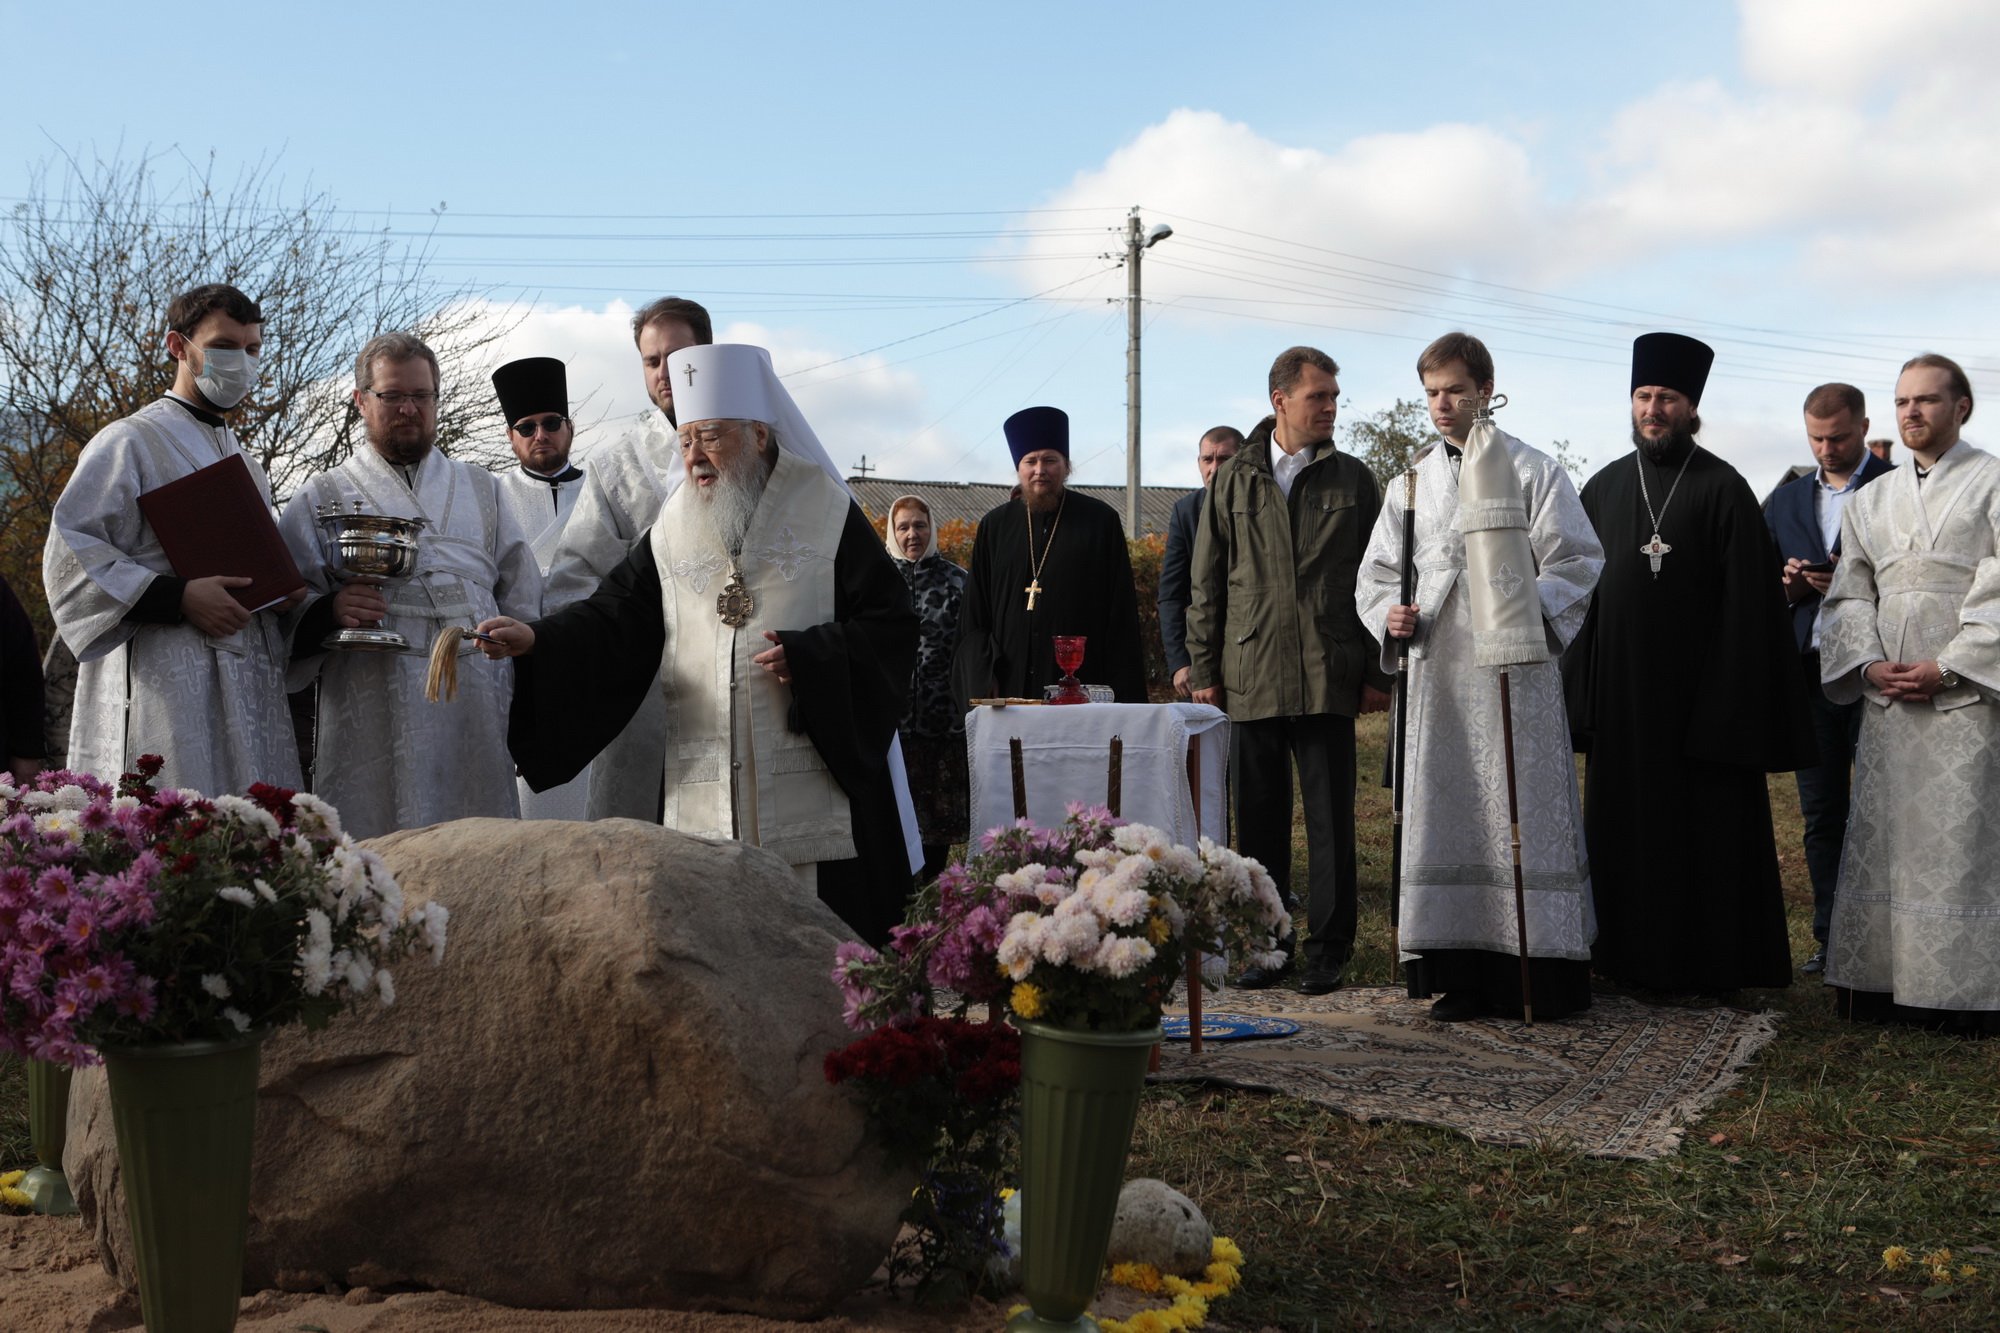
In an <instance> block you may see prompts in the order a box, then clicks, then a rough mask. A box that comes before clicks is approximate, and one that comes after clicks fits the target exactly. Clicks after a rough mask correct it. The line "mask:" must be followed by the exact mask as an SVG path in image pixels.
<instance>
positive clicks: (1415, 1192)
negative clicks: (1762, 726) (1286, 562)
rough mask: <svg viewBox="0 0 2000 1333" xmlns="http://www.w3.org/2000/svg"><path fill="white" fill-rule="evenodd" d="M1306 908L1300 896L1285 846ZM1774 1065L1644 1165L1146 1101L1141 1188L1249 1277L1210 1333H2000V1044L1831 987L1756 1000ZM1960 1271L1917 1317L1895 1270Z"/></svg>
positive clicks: (1376, 920) (1367, 886)
mask: <svg viewBox="0 0 2000 1333" xmlns="http://www.w3.org/2000/svg"><path fill="white" fill-rule="evenodd" d="M1385 731H1386V727H1385V724H1384V722H1383V720H1382V719H1381V718H1379V717H1377V718H1370V719H1364V721H1363V724H1362V727H1361V730H1360V748H1361V754H1360V762H1359V765H1358V767H1359V771H1360V772H1361V773H1362V774H1363V775H1364V777H1363V784H1364V786H1363V790H1362V792H1361V796H1360V809H1359V811H1358V816H1359V822H1360V826H1361V834H1360V841H1361V848H1360V851H1361V878H1362V894H1363V899H1362V922H1361V940H1360V944H1359V946H1358V948H1357V950H1356V954H1355V962H1354V966H1353V967H1352V968H1351V970H1350V977H1351V979H1352V980H1353V981H1354V982H1355V983H1356V984H1361V985H1383V984H1387V982H1388V980H1389V971H1388V917H1387V897H1386V884H1387V881H1388V865H1389V823H1388V796H1387V793H1386V792H1384V791H1382V790H1380V789H1379V788H1375V787H1373V786H1370V785H1367V784H1368V783H1369V777H1368V776H1367V775H1372V774H1376V773H1379V772H1380V764H1381V754H1382V746H1383V738H1384V734H1385ZM1771 805H1772V811H1773V814H1774V816H1775V817H1776V819H1777V824H1778V842H1779V851H1780V859H1781V861H1782V868H1783V872H1784V878H1785V886H1786V901H1787V905H1788V909H1789V913H1790V917H1791V922H1792V946H1793V951H1794V954H1795V955H1796V959H1797V961H1800V962H1803V961H1804V959H1805V958H1806V957H1807V955H1808V954H1809V953H1810V952H1811V950H1812V931H1811V902H1812V894H1811V890H1810V888H1809V887H1808V885H1807V882H1806V878H1805V864H1804V857H1803V855H1802V854H1801V852H1800V851H1799V818H1798V803H1797V797H1796V793H1795V789H1794V788H1793V785H1792V779H1791V777H1790V775H1789V774H1786V775H1780V776H1777V777H1774V778H1773V779H1772V780H1771ZM1294 848H1295V853H1296V855H1297V857H1298V862H1297V864H1296V865H1295V868H1294V882H1295V883H1301V884H1302V883H1304V873H1305V867H1304V833H1303V827H1302V826H1295V829H1294ZM1744 1000H1745V1003H1747V1004H1751V1005H1754V1006H1757V1007H1768V1008H1771V1009H1775V1010H1777V1011H1779V1012H1780V1013H1781V1014H1782V1015H1783V1018H1782V1021H1781V1023H1780V1027H1779V1035H1778V1037H1777V1039H1776V1040H1775V1041H1773V1042H1772V1043H1771V1044H1770V1045H1769V1046H1767V1047H1765V1048H1764V1050H1763V1051H1762V1052H1761V1053H1760V1054H1759V1055H1758V1057H1757V1059H1756V1060H1755V1061H1754V1062H1753V1063H1752V1064H1751V1066H1750V1067H1749V1069H1748V1070H1747V1071H1746V1072H1745V1074H1744V1076H1743V1078H1742V1080H1741V1082H1740V1083H1739V1085H1738V1086H1737V1087H1736V1088H1735V1089H1734V1090H1732V1091H1731V1092H1729V1093H1728V1094H1726V1095H1725V1096H1724V1097H1723V1099H1722V1100H1721V1101H1720V1102H1719V1103H1718V1104H1717V1105H1716V1106H1715V1107H1714V1108H1713V1109H1712V1110H1711V1111H1710V1112H1709V1113H1708V1114H1707V1115H1706V1116H1705V1117H1704V1118H1703V1119H1701V1120H1700V1121H1698V1122H1696V1124H1695V1125H1694V1126H1693V1127H1692V1128H1691V1130H1690V1132H1689V1134H1688V1138H1687V1142H1686V1143H1685V1145H1684V1146H1683V1147H1682V1149H1681V1151H1680V1152H1678V1153H1677V1154H1675V1155H1673V1156H1671V1157H1668V1158H1666V1159H1664V1160H1661V1161H1656V1162H1623V1161H1603V1160H1596V1159H1592V1158H1588V1157H1583V1156H1580V1155H1577V1154H1575V1153H1572V1152H1567V1151H1563V1150H1559V1149H1534V1150H1523V1149H1509V1148H1498V1147H1489V1146H1485V1145H1481V1144H1477V1143H1473V1142H1471V1141H1470V1140H1468V1139H1466V1138H1464V1137H1462V1136H1460V1135H1456V1134H1453V1133H1451V1132H1449V1131H1445V1130H1439V1129H1432V1128H1428V1127H1425V1126H1419V1125H1403V1124H1379V1125H1365V1124H1360V1123H1357V1122H1355V1121H1353V1120H1350V1119H1348V1118H1347V1117H1345V1116H1342V1115H1339V1114H1337V1113H1335V1112H1331V1111H1326V1110H1323V1109H1321V1108H1319V1107H1317V1106H1314V1105H1311V1104H1309V1103H1305V1102H1300V1101H1295V1100H1292V1099H1288V1098H1283V1097H1270V1096H1265V1095H1262V1094H1256V1093H1246V1092H1238V1091H1230V1090H1223V1089H1203V1088H1200V1087H1195V1086H1190V1085H1185V1084H1174V1085H1166V1086H1160V1087H1154V1088H1150V1089H1148V1091H1147V1094H1146V1101H1145V1105H1144V1108H1143V1110H1142V1112H1141V1115H1140V1122H1139V1129H1138V1133H1137V1137H1136V1139H1135V1141H1134V1144H1133V1157H1132V1166H1131V1169H1130V1172H1129V1174H1132V1175H1153V1176H1158V1177H1160V1178H1162V1179H1164V1180H1166V1181H1167V1182H1168V1183H1170V1184H1172V1185H1174V1186H1176V1187H1177V1188H1179V1189H1181V1190H1183V1191H1184V1192H1186V1193H1187V1194H1189V1195H1190V1196H1191V1197H1192V1198H1194V1199H1195V1200H1196V1201H1197V1202H1198V1203H1200V1204H1201V1206H1202V1207H1203V1209H1204V1210H1205V1211H1206V1212H1207V1214H1208V1216H1209V1219H1210V1221H1211V1222H1213V1223H1214V1224H1215V1226H1216V1229H1217V1230H1218V1231H1219V1232H1221V1233H1222V1234H1224V1235H1228V1236H1231V1237H1232V1238H1234V1239H1235V1240H1236V1241H1237V1242H1238V1243H1239V1244H1240V1245H1241V1246H1242V1247H1243V1251H1244V1254H1245V1256H1246V1259H1247V1263H1246V1265H1245V1268H1244V1285H1243V1287H1242V1289H1241V1290H1240V1291H1238V1292H1237V1293H1235V1294H1234V1295H1233V1296H1231V1297H1230V1298H1228V1299H1227V1300H1225V1301H1223V1302H1221V1303H1220V1304H1218V1305H1217V1306H1216V1307H1215V1309H1214V1312H1213V1314H1214V1317H1213V1319H1212V1320H1211V1326H1216V1325H1218V1324H1220V1325H1226V1326H1227V1327H1230V1328H1236V1329H1257V1328H1262V1327H1267V1326H1268V1327H1275V1328H1282V1329H1301V1330H1304V1329H1312V1328H1315V1327H1317V1328H1319V1329H1323V1330H1333V1329H1351V1328H1362V1329H1367V1328H1379V1329H1543V1328H1548V1329H1603V1330H1621V1329H1623V1330H1679V1329H1687V1330H1693V1329H1744V1330H1764V1329H1789V1328H1799V1329H1841V1328H1855V1329H1860V1328H1876V1327H1888V1328H1899V1329H1900V1328H1917V1329H1966V1330H1974V1329H1980V1330H1986V1329H1994V1328H2000V1253H1995V1252H1994V1251H2000V1169H1996V1168H2000V1042H1984V1043H1979V1042H1973V1043H1968V1042H1962V1041H1957V1040H1953V1039H1949V1038H1944V1037H1938V1036H1932V1035H1929V1034H1925V1033H1919V1032H1911V1031H1904V1030H1901V1029H1883V1028H1874V1027H1865V1026H1857V1025H1854V1024H1849V1023H1843V1022H1840V1021H1838V1020H1836V1019H1835V1018H1834V1017H1833V1016H1832V1014H1831V1012H1830V1008H1829V1004H1828V1001H1827V998H1826V993H1825V991H1824V990H1823V989H1822V988H1821V987H1820V985H1819V984H1818V982H1817V981H1812V980H1807V979H1801V980H1800V981H1799V982H1797V983H1795V984H1794V985H1793V986H1791V987H1790V988H1789V989H1787V990H1783V991H1755V992H1750V993H1748V994H1747V995H1746V996H1745V997H1744ZM1890 1245H1903V1246H1906V1247H1907V1248H1908V1249H1910V1250H1911V1251H1912V1252H1913V1253H1918V1254H1921V1253H1923V1252H1925V1251H1928V1250H1932V1249H1936V1248H1938V1247H1949V1248H1950V1249H1951V1250H1952V1251H1953V1254H1954V1265H1956V1264H1957V1263H1964V1262H1969V1263H1971V1264H1973V1265H1975V1266H1977V1267H1978V1268H1979V1270H1980V1271H1979V1273H1978V1274H1977V1275H1976V1276H1974V1277H1971V1278H1965V1279H1960V1280H1959V1281H1958V1282H1955V1283H1954V1284H1952V1285H1951V1286H1950V1287H1948V1288H1945V1289H1944V1290H1942V1291H1939V1292H1936V1293H1934V1294H1930V1295H1926V1294H1925V1292H1926V1289H1927V1288H1929V1287H1930V1286H1931V1285H1932V1284H1931V1282H1930V1280H1929V1279H1928V1277H1922V1276H1917V1275H1916V1274H1915V1270H1914V1269H1905V1270H1903V1271H1902V1272H1900V1273H1888V1272H1885V1271H1884V1270H1883V1266H1882V1262H1881V1254H1882V1251H1883V1249H1884V1248H1885V1247H1887V1246H1890Z"/></svg>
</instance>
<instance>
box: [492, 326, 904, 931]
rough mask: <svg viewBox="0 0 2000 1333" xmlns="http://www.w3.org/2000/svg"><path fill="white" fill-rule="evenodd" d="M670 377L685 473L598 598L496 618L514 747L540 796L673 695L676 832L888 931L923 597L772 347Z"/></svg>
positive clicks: (736, 348) (897, 878)
mask: <svg viewBox="0 0 2000 1333" xmlns="http://www.w3.org/2000/svg"><path fill="white" fill-rule="evenodd" d="M669 368H670V371H671V373H672V374H673V375H674V376H675V380H674V397H675V401H676V403H677V405H678V408H679V418H680V425H679V434H680V442H681V456H682V461H683V463H684V465H685V468H686V476H687V481H688V484H685V485H682V486H681V487H679V488H678V489H676V490H675V491H674V492H673V494H672V496H670V497H669V498H668V500H667V501H666V503H665V505H664V506H663V507H662V508H661V510H660V513H659V516H658V518H657V519H656V520H655V522H654V523H653V525H652V528H651V529H650V531H649V532H648V534H647V536H646V539H645V540H643V541H641V542H640V543H639V544H638V545H636V546H635V547H633V548H632V551H631V553H630V554H629V555H628V556H627V557H626V558H625V560H624V562H623V563H622V564H620V565H618V566H617V567H616V568H614V569H613V570H612V571H611V573H610V574H609V575H608V576H607V577H606V578H605V579H604V581H603V582H602V583H601V584H600V585H599V587H598V589H597V591H596V592H595V593H594V594H592V595H591V596H590V597H588V598H586V599H585V600H583V601H581V602H576V603H572V604H571V605H569V606H566V607H564V608H563V609H562V610H560V611H557V612H555V613H554V614H552V615H549V616H547V617H544V618H543V619H540V620H537V621H534V622H532V623H522V622H521V621H520V620H519V619H516V618H513V617H508V616H498V617H494V618H491V619H488V620H486V621H483V622H482V623H481V624H480V626H479V629H480V630H481V631H482V632H483V633H485V634H486V635H488V636H489V638H490V640H491V642H487V643H484V644H483V645H482V648H483V650H484V651H485V652H486V654H487V655H488V656H489V657H493V658H507V657H511V658H513V659H514V668H515V693H514V704H513V714H512V720H511V723H510V726H509V731H508V740H509V745H510V747H511V749H512V751H513V756H514V759H515V761H516V762H517V763H518V764H519V765H520V768H521V773H522V775H523V776H524V777H525V778H526V779H527V780H528V783H529V785H530V786H532V787H534V788H535V789H537V790H544V789H546V788H548V787H550V786H553V785H555V784H557V783H561V782H565V781H568V780H569V779H570V778H572V777H574V776H575V775H576V773H577V772H579V771H580V770H581V769H582V768H583V766H584V765H585V764H587V763H589V762H590V760H591V759H592V758H593V757H594V756H595V755H596V754H597V753H598V752H599V751H600V750H602V749H603V748H604V746H605V745H607V744H608V743H609V742H610V741H611V740H612V739H613V738H614V737H616V736H617V735H618V734H619V731H620V730H621V729H622V728H623V727H624V726H625V723H626V721H627V720H628V719H629V718H630V717H631V716H632V714H633V713H634V711H636V710H637V708H638V707H639V704H640V702H641V701H642V700H643V699H644V698H645V697H646V695H647V693H648V692H649V691H650V690H653V689H656V688H657V689H658V690H660V691H661V693H662V694H663V696H664V698H665V703H666V727H667V735H666V772H665V775H664V777H665V782H664V787H665V793H666V801H665V813H664V819H663V822H664V823H665V824H666V825H667V826H668V827H670V828H675V829H678V830H680V831H681V832H683V833H689V834H695V835H698V836H702V837H713V838H728V839H734V840H736V841H740V842H747V843H751V844H754V845H756V846H760V847H763V848H765V849H767V850H769V851H772V852H775V853H777V854H778V855H779V856H781V857H783V858H784V860H785V861H786V862H787V863H788V864H790V865H791V867H792V869H793V872H794V874H795V875H796V876H797V878H798V880H799V882H800V884H801V886H802V888H803V889H804V890H805V891H808V892H816V893H817V894H818V896H819V898H820V900H821V901H822V902H824V903H825V904H826V905H827V906H828V907H829V908H831V909H832V910H833V911H834V912H835V913H836V914H837V915H838V916H840V917H841V919H842V920H844V921H845V922H846V923H847V924H848V925H849V926H850V927H852V928H853V929H854V931H855V932H856V933H857V934H859V935H860V936H861V937H862V938H863V939H866V940H868V941H870V942H871V943H876V944H880V943H883V942H886V940H887V938H888V934H889V929H890V927H892V926H894V925H896V924H898V923H899V922H900V921H901V920H902V917H903V910H904V907H905V904H906V900H907V898H908V895H909V890H910V870H911V865H912V861H911V850H912V847H911V841H912V839H911V836H910V835H912V834H913V832H914V822H913V821H906V818H905V816H906V815H907V813H908V796H907V792H906V791H905V792H902V793H899V792H898V791H897V783H896V779H895V775H894V767H893V763H894V761H893V750H892V746H893V742H894V740H895V734H896V723H897V721H898V719H899V718H901V716H902V714H903V711H904V704H905V700H906V697H907V695H908V692H909V686H910V673H911V670H912V668H913V666H914V665H915V661H916V649H917V632H918V625H917V617H916V614H915V612H914V611H912V610H911V607H910V596H909V591H908V589H907V588H906V587H905V586H904V584H903V580H902V577H901V576H900V575H899V574H897V572H896V569H895V566H894V565H893V564H892V563H891V562H890V560H889V556H888V553H887V552H886V551H885V550H884V549H883V546H882V540H881V538H880V537H878V536H877V535H876V533H875V530H874V528H873V527H872V526H871V525H870V524H869V521H868V519H867V517H866V516H865V515H864V514H863V513H862V512H861V508H860V506H859V505H857V504H855V502H854V499H853V497H852V496H851V495H850V494H849V492H848V490H847V488H846V486H845V484H844V483H843V482H842V481H841V479H840V475H839V473H838V471H837V470H836V469H835V468H834V465H833V462H832V460H831V459H830V458H828V457H827V454H826V451H825V449H824V448H822V447H821V445H820V443H819V440H818V437H817V436H815V435H814V433H813V431H812V428H811V427H810V426H809V425H807V424H806V421H805V418H804V417H803V416H802V415H801V414H800V413H799V410H798V408H797V407H796V406H795V405H794V404H793V402H792V399H791V395H790V394H789V393H787V392H786V391H785V388H784V386H783V385H782V384H781V383H780V382H779V381H778V377H777V375H776V374H775V373H774V372H773V370H772V368H771V362H770V357H769V354H768V353H766V352H765V351H764V350H763V349H762V348H759V347H751V346H745V345H740V344H727V343H724V344H714V345H708V346H695V347H686V348H682V349H681V350H679V351H676V352H674V353H673V354H672V356H671V357H670V358H669ZM656 671H657V676H656V675H655V672H656Z"/></svg>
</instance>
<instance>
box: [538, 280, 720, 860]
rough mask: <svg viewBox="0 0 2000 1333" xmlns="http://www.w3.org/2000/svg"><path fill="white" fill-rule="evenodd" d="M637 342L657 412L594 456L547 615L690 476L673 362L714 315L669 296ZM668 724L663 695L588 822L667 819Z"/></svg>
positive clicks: (606, 770) (651, 310)
mask: <svg viewBox="0 0 2000 1333" xmlns="http://www.w3.org/2000/svg"><path fill="white" fill-rule="evenodd" d="M632 339H633V341H634V342H635V343H637V344H638V348H639V362H640V365H641V367H642V368H643V369H644V372H645V376H646V396H647V397H649V398H650V399H652V401H653V406H652V407H649V408H648V409H646V410H645V411H644V412H642V413H640V414H639V415H638V416H637V417H635V418H633V420H632V421H631V422H629V423H628V424H627V425H626V427H625V429H624V430H623V431H622V432H620V433H619V435H618V436H617V438H615V439H613V440H611V441H610V442H608V443H606V444H603V445H600V446H598V447H596V448H594V449H593V450H592V451H591V454H590V459H589V462H590V466H589V468H588V469H586V471H585V475H584V482H583V493H582V495H581V496H580V497H579V498H578V499H577V502H576V512H575V513H574V514H572V515H571V516H570V520H569V522H568V523H567V524H565V525H564V527H563V531H562V539H561V541H560V542H558V543H557V546H556V554H555V559H554V561H553V562H552V563H551V565H550V566H549V569H548V571H547V573H548V586H547V587H546V588H545V589H544V590H543V595H542V609H543V611H544V613H552V612H555V611H560V610H561V609H562V608H563V607H565V606H568V605H569V604H570V603H572V602H580V601H582V600H583V599H584V598H586V597H588V596H590V595H591V594H592V593H594V592H596V591H597V585H598V584H600V583H602V582H603V581H604V579H605V576H606V575H608V574H610V572H611V571H612V570H614V569H616V568H617V567H618V565H619V564H620V562H622V561H623V560H624V559H625V557H626V555H627V554H629V553H630V552H631V550H632V548H633V547H634V546H636V545H638V543H639V540H640V538H641V537H643V536H644V535H645V532H646V529H648V528H650V527H652V526H653V519H654V517H655V516H656V515H657V514H658V513H659V512H660V506H661V505H663V504H665V503H666V500H667V497H668V496H669V495H671V494H673V492H674V490H675V488H676V487H678V486H679V485H680V482H681V477H682V475H683V473H684V469H683V467H682V464H681V448H680V437H679V435H677V434H676V433H675V424H674V422H675V416H674V386H673V384H672V382H671V381H670V379H669V378H668V376H667V358H668V357H670V356H672V355H673V354H674V353H675V352H678V351H680V350H681V349H682V348H684V347H702V346H706V345H708V344H709V343H712V342H714V341H715V332H714V325H713V323H712V321H711V320H710V319H709V315H708V311H707V310H706V309H704V308H703V307H701V306H700V305H698V304H696V303H695V302H693V301H689V300H685V299H683V298H681V297H678V296H663V297H661V298H660V299H659V300H657V301H654V302H652V303H651V304H649V305H647V306H645V307H643V308H642V309H641V310H640V311H639V312H638V313H637V314H635V315H634V316H633V317H632ZM666 725H667V715H666V705H665V704H664V703H663V702H662V701H661V696H660V692H659V691H658V690H654V691H652V692H650V693H649V694H648V695H647V697H646V700H645V702H644V703H642V704H641V705H640V707H639V710H638V712H636V713H635V714H633V717H632V721H631V722H630V723H629V724H628V725H627V726H626V727H625V729H624V730H623V731H622V732H620V733H619V735H618V738H617V739H616V740H614V741H612V742H611V744H610V745H608V746H606V747H605V749H604V751H603V753H601V754H599V755H598V756H597V758H596V759H594V760H592V761H591V765H590V768H589V770H588V773H587V777H588V779H589V783H590V796H589V799H588V801H587V802H586V804H585V814H586V817H587V818H590V819H608V818H611V817H613V816H618V817H623V818H626V819H648V820H651V819H658V818H659V817H660V801H661V791H660V774H661V773H662V772H664V771H665V766H666V758H667V753H666V741H665V736H666Z"/></svg>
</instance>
